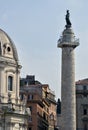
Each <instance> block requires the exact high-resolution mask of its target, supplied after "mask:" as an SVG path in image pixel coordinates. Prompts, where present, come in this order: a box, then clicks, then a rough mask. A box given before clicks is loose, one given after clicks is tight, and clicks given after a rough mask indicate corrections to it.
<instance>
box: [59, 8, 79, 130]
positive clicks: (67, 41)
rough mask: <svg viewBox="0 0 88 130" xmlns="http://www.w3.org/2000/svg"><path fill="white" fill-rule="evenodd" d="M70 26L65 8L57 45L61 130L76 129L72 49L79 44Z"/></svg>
mask: <svg viewBox="0 0 88 130" xmlns="http://www.w3.org/2000/svg"><path fill="white" fill-rule="evenodd" d="M71 26H72V25H71V22H70V19H69V10H67V14H66V26H65V29H64V31H63V33H62V36H61V37H60V39H59V40H58V47H59V48H62V65H61V69H62V72H61V73H62V75H61V123H62V124H61V130H76V94H75V59H74V58H75V57H74V50H75V48H76V47H77V46H78V45H79V41H78V40H77V39H75V35H74V32H73V30H72V28H71Z"/></svg>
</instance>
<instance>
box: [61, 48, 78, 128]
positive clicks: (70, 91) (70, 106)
mask: <svg viewBox="0 0 88 130" xmlns="http://www.w3.org/2000/svg"><path fill="white" fill-rule="evenodd" d="M61 94H62V95H61V100H62V105H61V113H62V115H61V116H62V118H61V119H62V121H61V129H62V130H76V101H75V63H74V49H73V47H64V48H62V86H61Z"/></svg>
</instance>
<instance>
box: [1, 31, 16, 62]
mask: <svg viewBox="0 0 88 130" xmlns="http://www.w3.org/2000/svg"><path fill="white" fill-rule="evenodd" d="M7 44H8V45H10V46H11V48H12V51H13V58H14V59H15V60H16V61H18V54H17V49H16V47H15V44H14V42H13V41H12V39H11V38H10V37H9V36H8V34H7V33H6V32H5V31H3V30H2V29H0V51H1V52H2V51H3V48H4V47H6V45H7ZM0 55H2V53H0Z"/></svg>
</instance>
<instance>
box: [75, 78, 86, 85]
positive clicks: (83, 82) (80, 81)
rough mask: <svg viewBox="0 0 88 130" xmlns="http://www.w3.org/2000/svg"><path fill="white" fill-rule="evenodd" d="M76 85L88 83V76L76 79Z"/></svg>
mask: <svg viewBox="0 0 88 130" xmlns="http://www.w3.org/2000/svg"><path fill="white" fill-rule="evenodd" d="M76 85H88V78H86V79H82V80H78V81H76Z"/></svg>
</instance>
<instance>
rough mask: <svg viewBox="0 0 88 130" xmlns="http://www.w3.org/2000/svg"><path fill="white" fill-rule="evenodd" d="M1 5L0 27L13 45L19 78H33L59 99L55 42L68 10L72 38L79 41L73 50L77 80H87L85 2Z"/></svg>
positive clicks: (35, 0)
mask: <svg viewBox="0 0 88 130" xmlns="http://www.w3.org/2000/svg"><path fill="white" fill-rule="evenodd" d="M0 5H1V6H0V28H1V29H3V30H4V31H6V32H7V33H8V35H9V36H10V37H11V39H12V40H13V41H14V43H15V45H16V48H17V50H18V55H19V60H20V63H21V65H22V70H21V77H25V76H26V75H27V74H29V75H35V77H36V80H39V81H40V82H41V83H46V84H49V86H50V88H51V89H52V90H54V91H55V94H56V98H60V96H61V94H60V93H61V92H60V88H61V50H60V49H59V48H57V40H58V39H59V37H60V35H61V33H62V31H63V30H64V27H65V14H66V10H67V9H69V10H70V19H71V22H72V28H73V30H74V33H75V36H76V37H77V38H79V39H80V46H79V47H78V48H76V50H75V52H76V54H75V59H76V80H79V79H83V78H87V77H88V73H87V70H88V60H87V55H88V15H87V12H88V1H87V0H85V1H83V0H8V1H6V0H0Z"/></svg>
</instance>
